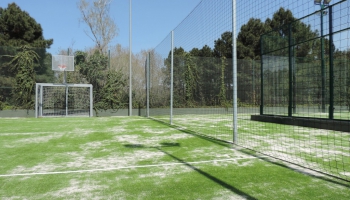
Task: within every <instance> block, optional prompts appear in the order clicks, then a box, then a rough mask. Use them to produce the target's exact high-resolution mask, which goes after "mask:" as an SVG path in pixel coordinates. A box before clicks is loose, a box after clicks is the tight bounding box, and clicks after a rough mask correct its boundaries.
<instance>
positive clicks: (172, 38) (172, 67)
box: [170, 31, 174, 124]
mask: <svg viewBox="0 0 350 200" xmlns="http://www.w3.org/2000/svg"><path fill="white" fill-rule="evenodd" d="M170 68H171V69H170V124H173V98H174V96H173V90H174V84H173V82H174V31H171V67H170Z"/></svg>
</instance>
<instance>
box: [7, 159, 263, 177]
mask: <svg viewBox="0 0 350 200" xmlns="http://www.w3.org/2000/svg"><path fill="white" fill-rule="evenodd" d="M242 159H248V158H242ZM250 159H259V158H257V157H251V158H250ZM237 160H241V159H233V158H231V159H222V160H204V161H193V162H173V163H160V164H151V165H133V166H120V167H111V168H98V169H84V170H71V171H51V172H50V171H47V172H31V173H17V174H2V175H0V177H14V176H34V175H51V174H72V173H88V172H90V173H91V172H103V171H115V170H124V169H136V168H155V167H165V166H175V165H180V166H181V165H195V164H208V163H216V162H234V161H237ZM220 166H222V165H220Z"/></svg>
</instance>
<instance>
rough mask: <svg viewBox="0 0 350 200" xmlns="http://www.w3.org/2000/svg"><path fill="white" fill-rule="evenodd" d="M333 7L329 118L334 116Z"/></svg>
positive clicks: (330, 21) (331, 12)
mask: <svg viewBox="0 0 350 200" xmlns="http://www.w3.org/2000/svg"><path fill="white" fill-rule="evenodd" d="M332 8H333V7H332V6H330V7H329V10H328V13H329V119H333V118H334V66H333V65H334V63H333V59H334V58H333V50H334V49H333V9H332Z"/></svg>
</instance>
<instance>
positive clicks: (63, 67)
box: [57, 65, 67, 72]
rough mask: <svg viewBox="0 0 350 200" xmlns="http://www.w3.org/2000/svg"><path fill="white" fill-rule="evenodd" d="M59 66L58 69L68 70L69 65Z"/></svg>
mask: <svg viewBox="0 0 350 200" xmlns="http://www.w3.org/2000/svg"><path fill="white" fill-rule="evenodd" d="M57 67H58V69H60V71H62V72H63V71H64V70H66V67H67V66H66V65H58V66H57Z"/></svg>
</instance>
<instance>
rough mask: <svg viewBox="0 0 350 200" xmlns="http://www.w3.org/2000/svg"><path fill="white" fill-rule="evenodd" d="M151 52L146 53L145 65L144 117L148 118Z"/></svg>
mask: <svg viewBox="0 0 350 200" xmlns="http://www.w3.org/2000/svg"><path fill="white" fill-rule="evenodd" d="M150 59H151V52H149V53H148V56H147V65H146V87H147V92H146V96H147V97H146V98H147V100H146V101H147V102H146V104H147V105H146V116H147V117H149V91H150V73H149V72H150V64H151V60H150Z"/></svg>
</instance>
